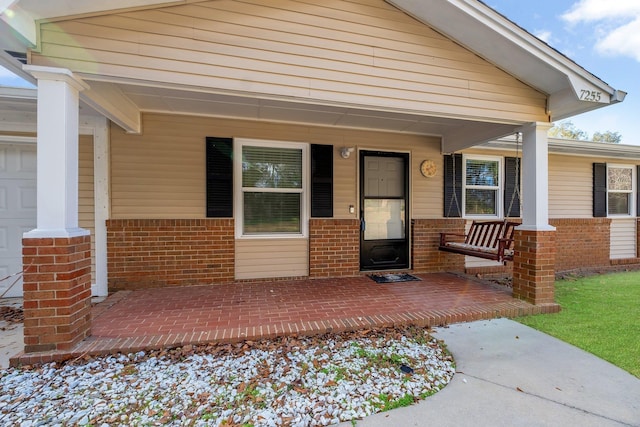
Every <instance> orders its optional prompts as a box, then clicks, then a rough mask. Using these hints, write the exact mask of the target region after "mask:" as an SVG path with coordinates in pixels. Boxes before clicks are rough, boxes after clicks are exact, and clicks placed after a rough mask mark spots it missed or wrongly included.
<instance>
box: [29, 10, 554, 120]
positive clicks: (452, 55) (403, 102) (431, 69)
mask: <svg viewBox="0 0 640 427" xmlns="http://www.w3.org/2000/svg"><path fill="white" fill-rule="evenodd" d="M40 40H41V43H40V52H34V53H33V55H32V62H33V63H34V64H38V65H55V66H62V67H68V68H69V69H71V70H73V71H74V72H78V73H82V74H83V75H84V76H85V77H86V78H88V79H89V80H90V78H91V75H94V74H96V75H97V74H100V75H105V76H112V77H118V78H131V79H141V80H145V81H157V82H163V83H168V84H186V85H190V86H195V87H198V86H199V87H210V88H218V89H223V90H229V91H242V92H243V93H247V92H253V93H262V94H266V95H271V96H294V97H297V98H299V99H309V100H312V101H314V102H330V103H331V102H340V103H342V102H344V103H349V104H354V103H355V104H362V105H368V106H372V107H374V108H390V109H399V110H412V111H421V112H429V113H434V114H444V115H448V116H458V117H482V118H485V119H497V120H500V121H503V122H504V121H509V120H512V121H544V120H545V119H546V115H545V105H546V97H545V95H544V94H541V93H540V92H538V91H536V90H534V89H532V88H530V87H528V86H526V85H525V84H523V83H522V82H520V81H519V80H517V79H515V78H513V77H512V76H510V75H509V74H507V73H505V72H503V71H502V70H500V69H498V68H497V67H495V66H493V65H491V64H490V63H488V62H486V61H484V60H482V59H481V58H479V57H478V56H477V55H475V54H474V53H472V52H470V51H467V50H466V49H464V48H463V47H461V46H460V45H458V44H456V43H454V42H452V41H451V40H449V39H447V38H445V37H444V36H442V35H441V34H439V33H438V32H436V31H434V30H432V29H431V28H429V27H427V26H425V25H423V24H422V23H420V22H418V21H416V20H414V19H413V18H411V17H410V16H408V15H406V14H405V13H403V12H402V11H400V10H399V9H396V8H394V7H393V6H391V5H389V4H388V3H386V2H384V1H383V0H368V1H359V2H352V1H346V0H345V1H332V2H330V3H327V2H326V1H323V0H307V1H304V2H299V1H293V0H275V1H270V2H268V3H266V2H262V1H258V0H253V1H233V0H217V1H208V2H201V3H191V4H185V5H177V6H167V7H161V8H158V9H155V10H139V11H131V12H119V13H113V14H109V15H104V16H96V17H79V18H74V19H69V20H58V21H57V22H51V23H43V24H42V25H41V32H40Z"/></svg>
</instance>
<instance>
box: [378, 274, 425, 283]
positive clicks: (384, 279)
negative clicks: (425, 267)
mask: <svg viewBox="0 0 640 427" xmlns="http://www.w3.org/2000/svg"><path fill="white" fill-rule="evenodd" d="M369 277H370V278H371V279H372V280H374V281H375V282H376V283H396V282H413V281H416V280H421V279H419V278H417V277H416V276H412V275H411V274H407V273H400V274H392V273H388V274H370V275H369Z"/></svg>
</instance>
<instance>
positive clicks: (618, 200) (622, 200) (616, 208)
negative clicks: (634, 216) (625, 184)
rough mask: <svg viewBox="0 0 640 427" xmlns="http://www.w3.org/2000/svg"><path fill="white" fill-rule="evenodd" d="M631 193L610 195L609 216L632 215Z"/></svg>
mask: <svg viewBox="0 0 640 427" xmlns="http://www.w3.org/2000/svg"><path fill="white" fill-rule="evenodd" d="M630 201H631V193H609V215H631V210H630V209H629V208H630V207H631V203H630Z"/></svg>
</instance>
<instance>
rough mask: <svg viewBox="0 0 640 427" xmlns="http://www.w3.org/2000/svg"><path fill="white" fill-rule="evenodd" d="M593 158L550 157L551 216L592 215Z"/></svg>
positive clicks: (582, 216) (572, 216) (588, 216)
mask: <svg viewBox="0 0 640 427" xmlns="http://www.w3.org/2000/svg"><path fill="white" fill-rule="evenodd" d="M594 161H596V160H594V159H593V158H588V157H579V156H564V155H550V156H549V217H550V218H592V217H593V163H594ZM525 179H526V175H525Z"/></svg>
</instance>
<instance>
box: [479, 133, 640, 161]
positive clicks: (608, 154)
mask: <svg viewBox="0 0 640 427" xmlns="http://www.w3.org/2000/svg"><path fill="white" fill-rule="evenodd" d="M515 144H516V143H515V141H514V140H513V138H511V139H508V138H504V139H498V140H495V141H489V142H486V143H484V144H481V145H479V146H478V147H477V148H481V149H492V150H515ZM548 144H549V153H550V154H565V155H569V156H580V157H604V158H627V159H633V160H640V146H638V145H629V144H607V143H603V142H594V141H579V140H573V139H562V138H549V141H548Z"/></svg>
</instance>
